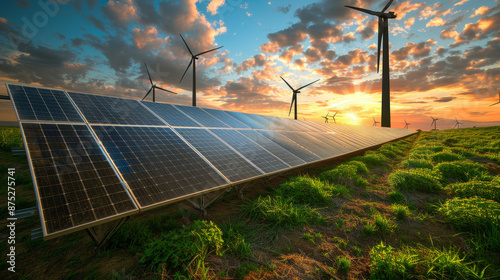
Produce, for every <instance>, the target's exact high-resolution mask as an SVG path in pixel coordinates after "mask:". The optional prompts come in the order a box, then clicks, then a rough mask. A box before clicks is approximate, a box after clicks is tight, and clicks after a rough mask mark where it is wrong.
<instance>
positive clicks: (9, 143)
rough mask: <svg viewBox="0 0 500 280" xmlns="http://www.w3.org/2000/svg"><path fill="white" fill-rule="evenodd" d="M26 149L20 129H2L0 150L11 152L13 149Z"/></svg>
mask: <svg viewBox="0 0 500 280" xmlns="http://www.w3.org/2000/svg"><path fill="white" fill-rule="evenodd" d="M16 147H24V145H23V139H22V137H21V130H20V129H19V128H0V149H2V150H4V151H9V152H10V149H11V148H16Z"/></svg>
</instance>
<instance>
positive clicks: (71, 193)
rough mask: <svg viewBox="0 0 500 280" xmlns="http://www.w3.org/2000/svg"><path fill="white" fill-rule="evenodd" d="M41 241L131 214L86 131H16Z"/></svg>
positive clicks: (39, 127) (40, 127)
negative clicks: (25, 153)
mask: <svg viewBox="0 0 500 280" xmlns="http://www.w3.org/2000/svg"><path fill="white" fill-rule="evenodd" d="M22 129H23V131H24V135H25V139H26V143H27V146H28V150H29V151H30V153H29V155H30V159H31V163H32V166H33V173H34V176H35V178H36V186H37V190H38V199H39V200H40V203H39V205H40V208H41V209H40V210H41V212H42V214H43V217H44V229H45V233H46V235H50V234H53V233H56V232H59V231H64V230H67V229H70V228H74V227H77V226H79V225H83V224H86V223H90V222H95V221H99V220H103V219H107V218H110V217H113V216H117V215H120V214H124V213H127V212H130V211H133V210H135V209H136V206H135V205H134V203H133V202H132V200H131V198H130V197H129V195H128V194H127V192H126V191H125V189H124V187H123V185H122V184H121V183H120V181H119V179H118V177H117V176H116V174H115V173H114V171H113V169H112V168H111V165H110V164H109V162H108V161H107V160H106V157H105V156H104V154H103V153H102V151H101V150H100V149H99V146H98V145H97V142H96V141H95V140H94V138H93V137H92V134H91V133H90V131H89V129H88V128H87V126H86V125H69V124H30V123H25V124H23V125H22Z"/></svg>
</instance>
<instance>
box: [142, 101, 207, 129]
mask: <svg viewBox="0 0 500 280" xmlns="http://www.w3.org/2000/svg"><path fill="white" fill-rule="evenodd" d="M142 104H144V105H146V106H147V107H148V108H149V109H151V111H153V112H155V114H157V115H158V116H160V118H162V119H163V120H164V121H165V122H167V123H168V124H169V125H171V126H184V127H201V125H200V124H198V123H197V122H195V121H193V120H192V119H191V118H190V117H188V116H187V115H186V114H184V113H182V112H181V111H179V110H177V109H176V108H175V107H174V106H173V105H170V104H164V103H157V102H147V101H142Z"/></svg>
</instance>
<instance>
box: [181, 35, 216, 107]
mask: <svg viewBox="0 0 500 280" xmlns="http://www.w3.org/2000/svg"><path fill="white" fill-rule="evenodd" d="M179 35H181V34H179ZM181 38H182V41H183V42H184V44H185V45H186V48H187V49H188V51H189V53H190V54H191V60H190V61H189V64H188V67H187V68H186V71H184V74H182V78H181V80H180V82H182V79H184V76H185V75H186V72H187V70H188V69H189V67H190V66H191V63H192V64H193V106H194V107H196V60H197V59H198V56H200V55H202V54H206V53H209V52H211V51H215V50H218V49H220V48H222V47H223V46H220V47H218V48H215V49H211V50H208V51H204V52H201V53H199V54H196V55H195V54H193V52H192V51H191V49H190V48H189V46H188V44H187V43H186V40H184V37H182V35H181ZM180 82H179V83H180Z"/></svg>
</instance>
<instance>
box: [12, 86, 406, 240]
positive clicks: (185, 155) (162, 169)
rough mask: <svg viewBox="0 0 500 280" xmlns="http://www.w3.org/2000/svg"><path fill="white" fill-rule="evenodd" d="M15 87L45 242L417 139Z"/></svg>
mask: <svg viewBox="0 0 500 280" xmlns="http://www.w3.org/2000/svg"><path fill="white" fill-rule="evenodd" d="M7 87H8V91H9V94H10V95H11V100H12V102H13V104H14V109H15V111H16V115H17V116H18V118H19V121H20V123H21V129H22V133H23V136H24V141H25V146H26V147H27V149H28V152H29V153H28V155H29V159H30V167H31V169H32V172H33V173H32V174H33V178H34V183H35V184H34V185H35V190H36V192H37V199H38V204H39V206H40V211H41V214H42V215H41V219H42V224H43V229H44V236H45V237H54V236H58V235H61V234H63V233H66V232H69V231H73V230H77V229H82V228H88V227H93V226H95V225H96V224H99V223H103V222H107V221H109V220H113V219H118V218H122V217H124V216H127V215H130V214H131V213H133V212H138V211H139V210H141V209H146V208H150V207H153V206H159V205H163V204H167V203H172V202H174V201H177V200H180V199H185V198H190V197H194V196H196V195H199V194H203V193H205V192H209V191H213V190H216V189H219V188H224V187H228V186H230V185H231V184H234V183H242V182H243V181H246V180H250V179H254V178H257V177H261V176H263V175H266V174H269V173H274V172H277V171H282V170H286V169H290V168H291V167H296V166H300V165H303V164H308V163H312V162H317V161H320V160H322V159H326V158H332V157H335V156H338V155H341V154H345V153H351V152H354V151H358V150H361V149H364V148H368V147H373V146H375V145H379V144H382V143H384V142H387V141H390V140H394V139H397V138H401V137H404V136H408V135H410V134H412V133H415V132H413V131H410V130H403V129H388V128H377V127H354V126H347V125H334V124H324V123H319V122H311V121H300V120H290V119H285V118H275V117H269V116H260V115H255V114H244V113H238V112H226V111H219V110H214V109H202V108H196V107H186V106H179V105H170V104H160V103H151V102H140V101H137V100H130V99H123V98H114V97H105V96H96V95H88V94H81V93H69V94H68V93H65V92H63V91H57V90H46V89H39V88H31V87H22V86H14V85H8V86H7ZM82 115H83V117H82Z"/></svg>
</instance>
